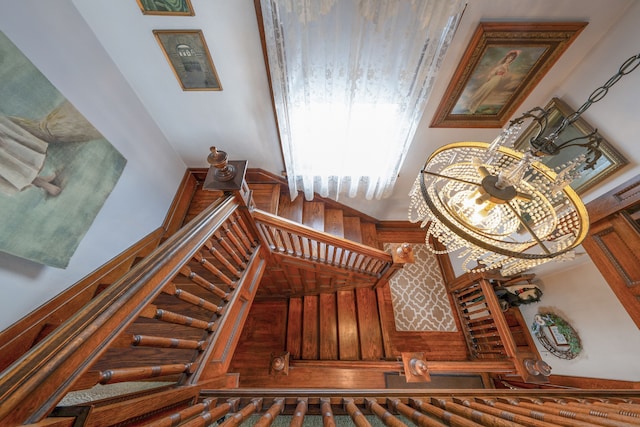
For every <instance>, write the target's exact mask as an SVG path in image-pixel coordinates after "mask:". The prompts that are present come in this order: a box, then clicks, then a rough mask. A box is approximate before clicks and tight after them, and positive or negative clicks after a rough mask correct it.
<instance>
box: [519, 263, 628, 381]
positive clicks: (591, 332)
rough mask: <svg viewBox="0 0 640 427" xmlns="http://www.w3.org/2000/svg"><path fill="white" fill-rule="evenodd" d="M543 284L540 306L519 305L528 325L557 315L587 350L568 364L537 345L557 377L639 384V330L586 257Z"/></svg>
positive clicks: (543, 280)
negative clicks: (540, 314)
mask: <svg viewBox="0 0 640 427" xmlns="http://www.w3.org/2000/svg"><path fill="white" fill-rule="evenodd" d="M540 285H541V286H540V287H541V288H542V290H543V292H544V295H543V296H542V299H541V301H540V302H538V303H533V304H528V305H522V306H520V311H521V312H522V314H523V316H524V318H525V319H526V320H527V324H528V325H532V324H533V316H534V315H535V314H537V313H538V312H539V311H540V312H553V313H556V314H557V315H559V316H561V317H562V318H564V319H565V320H566V321H567V322H569V324H570V325H571V326H572V327H573V329H575V330H576V332H577V333H578V336H579V337H580V340H581V341H582V347H583V350H582V352H581V353H580V354H579V355H578V357H576V358H575V359H571V360H564V359H560V358H558V357H556V356H554V355H552V354H551V353H549V352H548V351H547V350H546V349H545V348H544V347H543V346H542V345H540V343H539V342H537V340H536V345H537V347H538V351H539V352H540V355H541V356H542V358H543V360H544V361H545V362H547V363H548V364H549V365H551V367H552V373H553V374H557V375H572V376H578V377H591V378H607V379H617V380H627V381H640V364H638V354H639V352H640V331H638V328H637V327H636V325H635V323H633V320H631V317H630V316H629V314H628V313H627V312H626V311H625V310H624V308H623V307H622V304H620V302H619V301H618V299H617V298H616V296H615V294H614V293H613V291H612V290H611V288H610V287H609V286H608V285H607V284H606V282H605V280H604V278H603V277H602V275H601V274H600V272H599V271H598V269H597V267H596V266H595V265H594V264H593V262H592V261H591V259H590V258H589V257H588V256H587V255H583V256H582V257H581V258H580V262H578V263H576V264H574V266H573V268H571V269H568V270H562V271H558V272H556V273H554V274H551V275H548V276H545V277H544V278H543V279H542V280H541V284H540Z"/></svg>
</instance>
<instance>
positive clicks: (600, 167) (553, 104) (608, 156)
mask: <svg viewBox="0 0 640 427" xmlns="http://www.w3.org/2000/svg"><path fill="white" fill-rule="evenodd" d="M545 110H546V111H549V115H548V117H547V119H548V125H547V129H548V131H547V133H550V132H553V131H554V130H555V129H557V128H558V126H559V125H560V123H561V122H562V120H563V119H564V118H565V117H567V116H569V115H571V114H573V112H574V111H575V110H574V109H573V108H571V107H570V106H569V105H568V104H567V103H566V102H564V101H562V100H561V99H559V98H553V99H551V101H550V102H549V103H548V104H547V105H546V106H545ZM537 130H538V126H537V124H536V123H535V122H534V123H532V124H530V125H529V126H528V127H527V128H526V129H525V130H524V131H523V132H522V134H521V135H520V136H518V138H517V139H516V141H515V143H514V147H515V148H516V149H518V150H520V151H524V150H526V149H527V147H528V145H529V140H530V139H531V138H532V137H533V136H534V135H535V133H536V132H537ZM595 130H596V129H594V128H593V127H592V126H591V125H590V124H589V123H587V121H586V120H585V119H583V118H582V117H579V118H578V119H577V120H576V121H575V122H573V123H572V124H570V125H569V126H567V128H566V129H565V130H564V131H563V132H562V133H561V134H560V135H559V136H558V139H557V140H556V143H557V144H561V143H563V142H565V141H568V140H570V139H573V138H577V137H583V136H586V135H589V134H591V133H593V132H594V131H595ZM595 136H596V137H597V138H600V139H601V141H600V150H601V151H602V156H601V157H600V158H599V159H598V161H597V162H596V164H595V166H594V168H593V169H584V170H582V175H581V176H580V178H577V179H575V180H574V181H573V182H572V183H571V188H573V189H574V190H575V191H576V193H578V194H582V193H584V192H585V191H587V190H588V189H590V188H592V187H593V186H594V185H596V184H598V183H600V182H602V181H603V180H604V179H606V178H607V177H609V176H611V175H612V174H613V173H614V172H616V171H618V170H619V169H620V168H622V167H623V166H624V165H626V164H627V163H629V161H628V160H627V159H626V158H625V157H624V156H623V155H622V154H621V153H620V152H619V151H618V150H616V149H615V147H613V145H611V143H610V142H609V141H607V140H606V139H605V138H604V137H602V135H601V134H600V133H598V132H596V133H595ZM585 152H586V151H585V149H584V147H569V148H565V149H563V150H562V151H561V152H560V154H558V155H556V156H553V157H543V158H542V160H541V161H542V163H544V164H545V165H547V166H549V167H550V168H551V169H555V168H556V167H558V166H560V165H562V164H565V163H567V162H568V161H569V160H572V159H575V158H576V157H578V156H580V154H582V153H585Z"/></svg>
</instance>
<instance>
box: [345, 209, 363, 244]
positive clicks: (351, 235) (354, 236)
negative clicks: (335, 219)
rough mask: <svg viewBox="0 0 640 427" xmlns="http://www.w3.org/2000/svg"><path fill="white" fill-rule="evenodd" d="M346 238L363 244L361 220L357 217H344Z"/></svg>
mask: <svg viewBox="0 0 640 427" xmlns="http://www.w3.org/2000/svg"><path fill="white" fill-rule="evenodd" d="M343 224H344V238H345V239H349V240H351V241H352V242H357V243H362V228H361V227H360V218H358V217H356V216H345V217H343Z"/></svg>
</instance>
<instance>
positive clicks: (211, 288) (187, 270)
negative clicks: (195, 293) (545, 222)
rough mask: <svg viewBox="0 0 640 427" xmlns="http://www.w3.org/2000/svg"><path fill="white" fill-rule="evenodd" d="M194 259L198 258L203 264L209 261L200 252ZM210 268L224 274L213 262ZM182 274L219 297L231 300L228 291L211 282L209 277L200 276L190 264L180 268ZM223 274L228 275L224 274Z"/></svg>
mask: <svg viewBox="0 0 640 427" xmlns="http://www.w3.org/2000/svg"><path fill="white" fill-rule="evenodd" d="M194 259H196V260H197V261H198V262H200V264H201V265H203V266H204V265H205V264H207V263H208V261H207V260H206V259H204V257H202V255H201V254H199V253H198V254H195V255H194ZM205 268H206V267H205ZM209 268H212V269H214V270H217V271H218V272H219V273H220V274H222V272H220V270H218V269H217V268H215V267H214V266H213V265H212V264H210V267H209ZM180 274H182V275H183V276H186V277H188V278H189V280H191V281H192V282H193V283H195V284H196V285H198V286H200V287H201V288H203V289H206V290H207V291H209V292H211V293H212V294H214V295H215V296H217V297H219V298H222V299H223V300H224V301H226V302H228V301H229V293H228V292H225V291H223V290H222V289H220V288H219V287H217V286H216V285H214V284H213V283H211V282H209V281H208V280H207V279H205V278H204V277H202V276H200V275H199V274H198V273H196V272H194V271H193V270H191V268H189V266H187V265H185V266H183V267H182V268H181V269H180ZM222 276H223V277H226V276H224V275H222ZM227 280H229V279H228V278H227Z"/></svg>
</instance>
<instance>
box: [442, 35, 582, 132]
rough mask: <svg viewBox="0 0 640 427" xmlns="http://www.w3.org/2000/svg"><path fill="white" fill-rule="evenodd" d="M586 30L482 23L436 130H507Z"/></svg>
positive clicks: (449, 90)
mask: <svg viewBox="0 0 640 427" xmlns="http://www.w3.org/2000/svg"><path fill="white" fill-rule="evenodd" d="M586 25H587V23H586V22H564V23H561V22H514V23H508V22H483V23H480V25H479V26H478V28H477V29H476V32H475V33H474V35H473V37H472V39H471V41H470V43H469V45H468V47H467V50H466V52H465V53H464V55H463V57H462V59H461V60H460V63H459V64H458V68H457V69H456V71H455V73H454V74H453V77H452V79H451V81H450V82H449V86H448V87H447V90H446V92H445V93H444V96H443V97H442V100H441V101H440V105H439V106H438V109H437V111H436V113H435V115H434V117H433V120H432V122H431V127H441V128H452V127H465V128H474V127H477V128H498V127H502V126H503V125H504V124H505V123H506V121H507V120H508V119H509V117H511V116H512V115H513V113H514V112H515V110H516V109H517V108H518V107H519V106H520V104H521V103H522V101H524V99H525V98H526V97H527V96H528V95H529V93H530V92H531V91H532V90H533V88H534V87H535V86H536V85H537V84H538V82H539V81H540V80H541V79H542V77H543V76H544V75H545V74H546V73H547V71H549V69H550V68H551V67H552V66H553V64H555V62H556V61H557V60H558V59H559V58H560V56H561V55H562V54H563V53H564V52H565V50H566V49H567V47H569V45H570V44H571V43H572V42H573V40H575V38H576V37H577V36H578V34H580V32H581V31H582V30H583V29H584V27H585V26H586Z"/></svg>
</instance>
